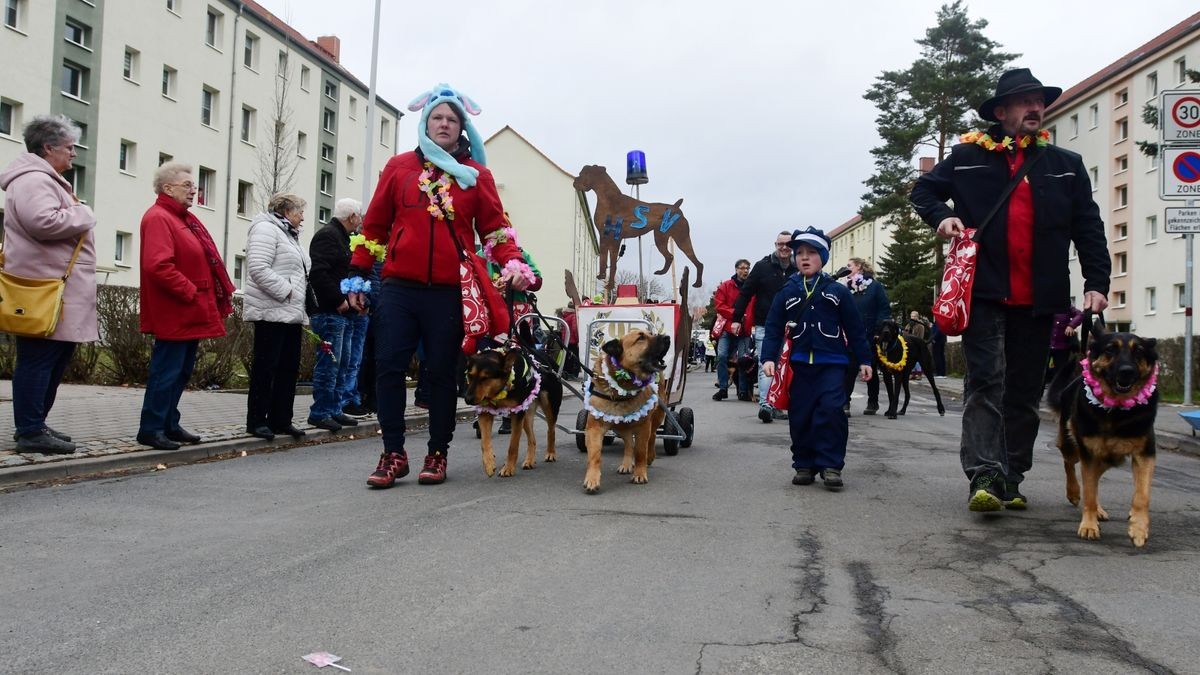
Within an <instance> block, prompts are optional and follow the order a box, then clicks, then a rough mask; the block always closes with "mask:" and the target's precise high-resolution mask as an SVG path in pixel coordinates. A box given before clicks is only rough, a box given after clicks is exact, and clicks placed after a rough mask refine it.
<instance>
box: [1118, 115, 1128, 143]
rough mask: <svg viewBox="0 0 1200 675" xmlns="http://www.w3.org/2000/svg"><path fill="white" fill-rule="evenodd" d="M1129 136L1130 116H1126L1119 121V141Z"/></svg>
mask: <svg viewBox="0 0 1200 675" xmlns="http://www.w3.org/2000/svg"><path fill="white" fill-rule="evenodd" d="M1126 138H1129V118H1128V117H1124V118H1121V119H1120V120H1118V121H1117V142H1118V143H1119V142H1121V141H1123V140H1125V139H1126Z"/></svg>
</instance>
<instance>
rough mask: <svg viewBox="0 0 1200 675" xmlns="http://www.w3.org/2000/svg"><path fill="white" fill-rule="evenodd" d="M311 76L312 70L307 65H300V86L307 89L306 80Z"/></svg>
mask: <svg viewBox="0 0 1200 675" xmlns="http://www.w3.org/2000/svg"><path fill="white" fill-rule="evenodd" d="M311 77H312V71H311V70H309V69H308V66H300V88H301V89H303V90H304V91H308V80H309V78H311Z"/></svg>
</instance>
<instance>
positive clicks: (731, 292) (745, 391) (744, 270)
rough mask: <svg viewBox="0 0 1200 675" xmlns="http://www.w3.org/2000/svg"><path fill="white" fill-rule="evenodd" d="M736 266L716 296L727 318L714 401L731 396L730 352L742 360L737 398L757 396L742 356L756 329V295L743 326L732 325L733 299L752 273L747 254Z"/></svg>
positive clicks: (719, 343) (720, 344) (719, 312)
mask: <svg viewBox="0 0 1200 675" xmlns="http://www.w3.org/2000/svg"><path fill="white" fill-rule="evenodd" d="M733 270H734V274H733V276H732V277H729V278H728V279H726V280H725V281H722V282H721V285H720V286H717V292H716V293H715V294H714V299H713V303H714V304H715V305H716V308H717V316H719V317H721V318H722V319H725V321H724V322H723V323H724V328H722V330H721V335H720V337H718V338H717V393H715V394H713V400H714V401H722V400H725V399H727V398H729V365H728V364H729V355H730V353H733V354H735V355H736V360H735V363H738V364H739V365H738V367H737V378H738V380H737V391H738V400H739V401H752V400H754V394H753V391H752V389H751V385H750V378H748V377H746V373H745V371H743V370H742V367H741V365H740V364H741V360H742V357H743V356H745V355H746V353H747V352H749V351H750V344H751V342H750V333H751V331H753V330H754V299H753V298H752V299H751V300H750V304H748V305H747V306H746V321H745V323H743V324H742V325H741V330H740V331H738V332H737V333H734V332H733V330H732V329H731V328H730V326H731V325H732V324H733V303H735V302H737V299H738V294H740V293H741V292H742V284H743V283H745V281H746V277H748V276H750V261H749V260H746V259H744V258H743V259H741V260H739V261H737V262H736V263H734V265H733ZM759 395H765V392H759Z"/></svg>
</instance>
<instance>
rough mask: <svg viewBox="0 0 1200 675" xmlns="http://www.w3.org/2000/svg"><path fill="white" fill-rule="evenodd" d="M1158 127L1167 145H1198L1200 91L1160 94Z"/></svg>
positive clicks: (1178, 91) (1172, 91)
mask: <svg viewBox="0 0 1200 675" xmlns="http://www.w3.org/2000/svg"><path fill="white" fill-rule="evenodd" d="M1161 96H1162V101H1161V104H1160V105H1159V108H1158V109H1159V113H1160V114H1159V127H1160V128H1161V129H1162V140H1163V143H1165V144H1167V145H1172V144H1177V145H1200V90H1187V91H1184V90H1180V89H1173V90H1171V91H1164V92H1163V93H1162V95H1161Z"/></svg>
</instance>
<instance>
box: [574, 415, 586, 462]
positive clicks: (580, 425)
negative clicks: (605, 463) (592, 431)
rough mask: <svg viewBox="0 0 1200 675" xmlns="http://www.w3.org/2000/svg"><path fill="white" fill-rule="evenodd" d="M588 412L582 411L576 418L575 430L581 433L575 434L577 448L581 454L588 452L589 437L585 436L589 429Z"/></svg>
mask: <svg viewBox="0 0 1200 675" xmlns="http://www.w3.org/2000/svg"><path fill="white" fill-rule="evenodd" d="M587 418H588V411H586V410H580V411H579V414H578V415H576V416H575V430H576V431H579V432H581V433H578V434H575V447H577V448H579V451H580V452H587V437H586V436H584V435H583V433H582V432H583V431H585V430H586V429H587Z"/></svg>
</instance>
